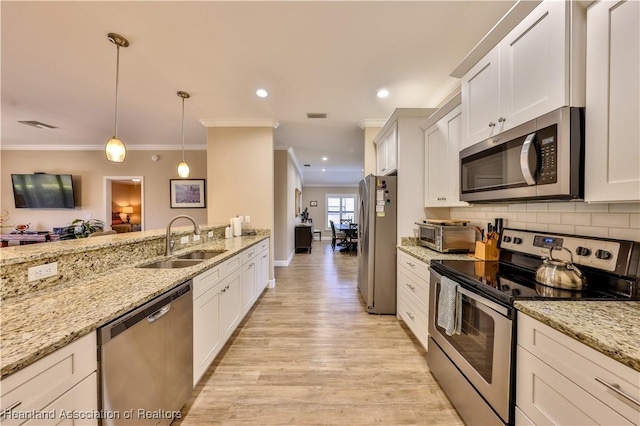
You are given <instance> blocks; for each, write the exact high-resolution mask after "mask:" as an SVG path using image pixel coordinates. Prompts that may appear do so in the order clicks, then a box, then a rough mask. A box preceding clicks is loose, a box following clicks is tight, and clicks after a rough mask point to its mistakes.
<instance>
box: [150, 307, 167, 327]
mask: <svg viewBox="0 0 640 426" xmlns="http://www.w3.org/2000/svg"><path fill="white" fill-rule="evenodd" d="M169 309H171V303H169V304H168V305H165V306H163V307H162V308H160V309H158V310H157V311H155V312H154V313H152V314H151V315H149V316H148V317H147V321H148V322H149V324H151V323H152V322H155V321H157V320H159V319H160V318H162V317H163V316H165V315H167V313H168V312H169Z"/></svg>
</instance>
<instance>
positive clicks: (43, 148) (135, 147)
mask: <svg viewBox="0 0 640 426" xmlns="http://www.w3.org/2000/svg"><path fill="white" fill-rule="evenodd" d="M125 145H126V147H127V151H182V145H127V144H125ZM0 150H2V151H103V150H104V144H100V145H35V144H34V145H10V144H9V145H6V144H2V146H0ZM184 150H185V151H206V150H207V145H203V144H198V145H195V144H190V145H185V146H184Z"/></svg>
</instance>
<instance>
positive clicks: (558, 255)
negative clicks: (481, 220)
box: [500, 228, 632, 272]
mask: <svg viewBox="0 0 640 426" xmlns="http://www.w3.org/2000/svg"><path fill="white" fill-rule="evenodd" d="M625 243H628V244H626V245H629V244H632V243H630V242H621V241H616V240H606V239H595V238H589V237H582V236H577V235H560V234H547V233H544V232H536V231H525V230H521V229H508V228H505V229H504V230H503V232H502V236H501V238H500V249H501V250H510V251H513V252H520V253H526V254H531V255H534V256H539V257H549V249H551V248H552V247H564V248H566V249H569V250H570V251H571V253H572V255H573V263H575V264H577V265H585V266H589V267H592V268H598V269H602V270H603V271H608V272H619V270H620V268H624V267H625V265H623V263H624V262H625V261H626V259H624V258H623V256H621V255H623V254H624V252H628V250H630V249H627V250H624V247H623V245H625ZM553 257H554V259H560V260H564V261H569V260H570V257H569V253H567V252H566V250H554V251H553Z"/></svg>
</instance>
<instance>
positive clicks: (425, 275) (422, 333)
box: [397, 250, 429, 350]
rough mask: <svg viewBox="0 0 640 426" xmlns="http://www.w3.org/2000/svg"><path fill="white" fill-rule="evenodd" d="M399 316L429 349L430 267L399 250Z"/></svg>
mask: <svg viewBox="0 0 640 426" xmlns="http://www.w3.org/2000/svg"><path fill="white" fill-rule="evenodd" d="M397 271H398V279H397V288H398V295H397V296H398V297H397V300H398V302H397V316H398V318H401V319H402V320H403V321H404V322H405V324H407V326H408V327H409V329H410V330H411V331H412V332H413V334H414V336H416V338H417V339H418V341H419V342H420V343H421V344H422V346H423V347H424V348H425V350H426V349H427V339H428V337H429V335H428V312H429V310H428V309H429V308H428V306H429V266H428V265H427V264H426V263H424V262H422V261H420V260H417V259H416V258H415V257H413V256H410V255H408V254H406V253H404V252H401V251H400V250H398V269H397Z"/></svg>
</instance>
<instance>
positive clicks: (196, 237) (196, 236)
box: [193, 234, 200, 242]
mask: <svg viewBox="0 0 640 426" xmlns="http://www.w3.org/2000/svg"><path fill="white" fill-rule="evenodd" d="M193 241H194V242H196V241H200V235H198V234H196V235H194V236H193Z"/></svg>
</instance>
